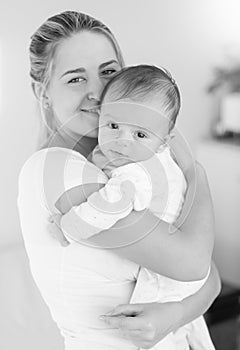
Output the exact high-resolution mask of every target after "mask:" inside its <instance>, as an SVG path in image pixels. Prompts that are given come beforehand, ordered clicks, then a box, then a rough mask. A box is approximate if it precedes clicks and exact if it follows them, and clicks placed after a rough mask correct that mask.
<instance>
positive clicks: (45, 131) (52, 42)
mask: <svg viewBox="0 0 240 350" xmlns="http://www.w3.org/2000/svg"><path fill="white" fill-rule="evenodd" d="M81 31H89V32H97V33H101V34H104V35H105V36H106V37H107V38H108V39H109V40H110V42H111V43H112V45H113V48H114V50H115V53H116V56H117V59H118V62H119V64H120V66H121V67H123V66H124V60H123V57H122V53H121V50H120V48H119V45H118V43H117V40H116V39H115V37H114V35H113V34H112V32H111V31H110V29H109V28H108V27H107V26H105V25H104V24H103V23H102V22H100V21H99V20H97V19H95V18H93V17H91V16H89V15H86V14H84V13H81V12H76V11H65V12H62V13H60V14H57V15H55V16H53V17H50V18H48V19H47V20H46V22H44V23H43V24H42V25H41V26H40V27H39V28H38V30H37V31H36V32H35V33H34V34H33V35H32V37H31V43H30V48H29V51H30V76H31V78H32V84H33V85H34V84H35V83H40V84H41V96H43V94H44V91H45V89H46V87H47V86H48V83H49V81H50V79H51V73H52V66H53V58H54V53H55V51H56V47H57V46H58V44H59V43H60V42H61V40H62V39H66V38H69V37H71V36H72V35H73V34H76V33H79V32H81ZM42 104H43V99H42V98H40V106H41V111H42V114H44V115H43V117H44V119H45V120H41V126H40V135H39V145H40V144H42V143H44V142H45V141H47V140H48V138H49V137H50V136H51V134H52V131H53V120H49V118H46V116H45V113H46V112H45V109H44V108H43V105H42Z"/></svg>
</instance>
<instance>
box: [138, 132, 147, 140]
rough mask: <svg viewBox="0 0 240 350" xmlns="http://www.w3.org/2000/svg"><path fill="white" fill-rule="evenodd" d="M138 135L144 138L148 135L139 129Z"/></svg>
mask: <svg viewBox="0 0 240 350" xmlns="http://www.w3.org/2000/svg"><path fill="white" fill-rule="evenodd" d="M136 135H137V137H138V138H140V139H144V138H146V137H147V135H146V134H144V133H143V132H141V131H138V132H137V133H136Z"/></svg>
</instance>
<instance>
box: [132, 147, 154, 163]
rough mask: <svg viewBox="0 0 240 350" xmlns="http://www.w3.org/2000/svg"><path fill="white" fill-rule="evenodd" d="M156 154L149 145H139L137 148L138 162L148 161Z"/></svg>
mask: <svg viewBox="0 0 240 350" xmlns="http://www.w3.org/2000/svg"><path fill="white" fill-rule="evenodd" d="M154 154H155V150H154V149H153V148H152V147H151V145H149V144H142V145H138V147H136V148H135V157H136V161H141V160H146V159H149V158H151V157H152V156H153V155H154Z"/></svg>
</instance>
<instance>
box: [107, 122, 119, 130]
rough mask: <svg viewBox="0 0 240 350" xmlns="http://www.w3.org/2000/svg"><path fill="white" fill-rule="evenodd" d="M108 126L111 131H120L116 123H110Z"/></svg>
mask: <svg viewBox="0 0 240 350" xmlns="http://www.w3.org/2000/svg"><path fill="white" fill-rule="evenodd" d="M108 126H109V128H111V129H118V125H117V124H116V123H109V124H108Z"/></svg>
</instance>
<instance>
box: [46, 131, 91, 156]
mask: <svg viewBox="0 0 240 350" xmlns="http://www.w3.org/2000/svg"><path fill="white" fill-rule="evenodd" d="M96 145H97V138H93V137H88V136H78V138H76V137H73V136H72V135H69V134H67V133H64V134H63V133H62V132H61V133H60V132H55V133H54V134H53V135H51V136H50V137H49V138H48V139H47V141H46V142H45V143H44V144H43V145H42V146H41V149H42V148H48V147H62V148H68V149H72V150H74V151H76V152H79V153H81V154H82V155H83V156H84V157H88V155H89V154H90V153H91V152H92V150H93V149H94V147H96Z"/></svg>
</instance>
